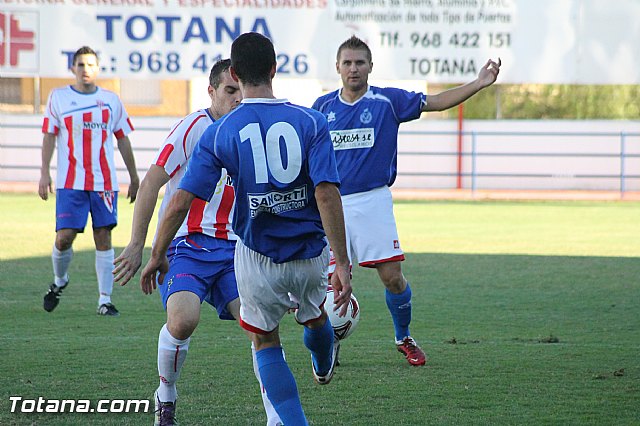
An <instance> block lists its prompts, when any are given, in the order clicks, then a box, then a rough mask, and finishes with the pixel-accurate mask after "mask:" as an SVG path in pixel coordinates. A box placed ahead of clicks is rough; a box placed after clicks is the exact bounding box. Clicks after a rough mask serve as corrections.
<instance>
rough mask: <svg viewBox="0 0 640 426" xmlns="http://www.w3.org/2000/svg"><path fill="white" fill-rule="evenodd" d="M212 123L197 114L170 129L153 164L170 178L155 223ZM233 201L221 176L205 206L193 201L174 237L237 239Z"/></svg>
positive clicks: (228, 183)
mask: <svg viewBox="0 0 640 426" xmlns="http://www.w3.org/2000/svg"><path fill="white" fill-rule="evenodd" d="M212 123H213V118H212V117H211V115H210V114H209V112H208V111H207V110H199V111H196V112H194V113H192V114H190V115H188V116H187V117H185V118H184V119H182V120H181V121H180V122H178V123H177V124H176V125H175V126H174V127H173V129H172V130H171V132H170V133H169V136H167V139H166V140H165V142H164V145H163V146H162V147H161V148H160V150H159V151H158V155H157V156H156V160H155V162H154V164H155V165H157V166H159V167H162V168H164V170H165V172H166V173H167V175H169V176H170V180H169V182H168V183H167V185H166V187H165V193H164V199H163V200H162V204H161V206H160V212H159V213H158V219H159V220H161V219H162V217H163V216H164V212H165V210H166V206H167V205H168V204H169V201H170V200H171V197H173V195H174V194H175V193H176V191H177V190H178V184H179V183H180V181H181V180H182V176H183V175H184V173H185V170H186V166H187V162H188V161H189V158H190V157H191V153H192V152H193V150H194V148H195V146H196V144H197V143H198V140H199V139H200V136H202V134H203V133H204V131H205V130H206V129H207V128H208V127H209V126H210V125H211V124H212ZM234 201H235V192H234V190H233V186H232V185H231V180H230V179H229V178H228V177H227V174H226V173H223V175H222V178H221V179H220V181H219V182H218V183H217V186H216V190H215V193H214V195H213V197H211V200H210V201H209V202H205V201H203V200H200V199H195V200H194V201H193V203H192V204H191V208H190V209H189V213H188V214H187V218H186V219H185V221H184V222H183V223H182V225H181V226H180V229H179V230H178V232H177V233H176V237H180V236H184V235H188V234H193V233H202V234H205V235H209V236H212V237H216V238H221V239H227V240H236V239H237V237H236V235H235V234H234V232H233V230H232V228H231V218H232V215H233V209H234V204H235V203H234Z"/></svg>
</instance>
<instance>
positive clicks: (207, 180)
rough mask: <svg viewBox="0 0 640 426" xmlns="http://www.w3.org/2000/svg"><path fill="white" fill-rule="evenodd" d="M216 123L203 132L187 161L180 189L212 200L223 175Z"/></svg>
mask: <svg viewBox="0 0 640 426" xmlns="http://www.w3.org/2000/svg"><path fill="white" fill-rule="evenodd" d="M216 124H217V122H216V123H214V124H212V125H211V126H209V128H208V129H207V130H206V131H205V132H204V133H203V134H202V136H201V137H200V140H199V141H198V143H197V144H196V147H195V149H194V150H193V154H192V155H191V158H190V159H189V162H188V163H187V171H186V172H185V174H184V176H183V177H182V180H181V181H180V185H179V186H178V188H179V189H182V190H185V191H188V192H191V193H192V194H193V195H195V196H196V197H198V198H200V199H203V200H205V201H209V200H211V197H212V196H213V193H214V192H215V189H216V185H217V183H218V181H219V180H220V177H221V176H222V167H221V166H220V164H219V161H218V160H217V158H216V156H215V154H214V149H213V148H214V145H215V135H216V130H217V128H218V126H217V125H216Z"/></svg>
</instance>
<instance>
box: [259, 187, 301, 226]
mask: <svg viewBox="0 0 640 426" xmlns="http://www.w3.org/2000/svg"><path fill="white" fill-rule="evenodd" d="M247 198H248V201H249V211H250V212H251V218H255V217H256V216H258V215H259V214H260V213H262V212H264V213H270V214H275V215H277V214H281V213H285V212H288V211H292V210H301V209H304V208H305V207H306V206H307V186H306V185H302V186H300V187H298V188H294V189H292V190H290V191H286V192H279V191H273V192H267V193H266V194H247Z"/></svg>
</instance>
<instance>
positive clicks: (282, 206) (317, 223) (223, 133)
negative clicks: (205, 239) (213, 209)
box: [180, 99, 340, 263]
mask: <svg viewBox="0 0 640 426" xmlns="http://www.w3.org/2000/svg"><path fill="white" fill-rule="evenodd" d="M223 167H224V168H226V169H227V173H228V175H229V176H230V177H231V180H232V181H233V186H234V188H235V191H236V207H235V212H234V217H233V229H234V231H235V233H236V234H237V235H238V236H239V237H240V239H241V240H242V242H243V244H244V245H246V246H247V247H249V248H250V249H252V250H254V251H257V252H258V253H261V254H263V255H264V256H267V257H269V258H271V259H273V261H274V262H276V263H282V262H288V261H291V260H297V259H310V258H313V257H317V256H319V255H320V253H321V252H322V249H323V248H324V246H325V245H326V242H325V233H324V230H323V228H322V222H321V220H320V213H319V211H318V206H317V204H316V200H315V187H316V186H317V185H318V184H319V183H321V182H330V183H335V184H339V182H340V181H339V179H338V171H337V168H336V161H335V156H334V152H333V146H332V144H331V138H330V136H329V128H328V126H327V120H326V119H325V118H324V116H323V115H322V114H320V113H319V112H317V111H314V110H312V109H309V108H304V107H301V106H298V105H294V104H291V103H289V102H287V101H286V100H282V99H245V100H243V101H242V103H241V104H240V105H239V106H238V107H237V108H236V109H235V110H233V111H232V112H230V113H229V114H227V115H225V116H224V117H222V118H221V119H220V120H218V121H216V122H215V123H214V124H212V125H211V126H210V127H209V128H208V129H207V130H206V131H205V133H204V134H203V135H202V137H201V138H200V141H199V142H198V144H197V146H196V148H195V150H194V152H193V156H192V157H191V159H190V160H189V164H188V166H187V171H186V173H185V176H184V178H183V179H182V181H181V183H180V188H181V189H184V190H186V191H189V192H191V193H193V194H195V195H196V196H197V197H199V198H202V199H204V200H208V199H210V198H211V196H212V195H213V191H214V190H215V188H216V183H217V182H218V180H219V179H220V176H221V174H220V169H221V168H223Z"/></svg>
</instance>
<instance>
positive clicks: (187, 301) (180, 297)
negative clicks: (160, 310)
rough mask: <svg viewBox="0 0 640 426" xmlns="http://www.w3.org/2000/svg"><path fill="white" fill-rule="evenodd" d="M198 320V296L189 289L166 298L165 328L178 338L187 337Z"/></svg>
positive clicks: (193, 329)
mask: <svg viewBox="0 0 640 426" xmlns="http://www.w3.org/2000/svg"><path fill="white" fill-rule="evenodd" d="M199 322H200V298H199V297H198V296H197V295H196V294H194V293H191V292H189V291H180V292H178V293H173V294H172V295H171V296H169V299H168V300H167V329H169V333H171V335H172V336H173V337H175V338H176V339H179V340H184V339H188V338H189V337H191V335H192V334H193V332H194V331H195V329H196V327H197V326H198V323H199Z"/></svg>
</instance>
